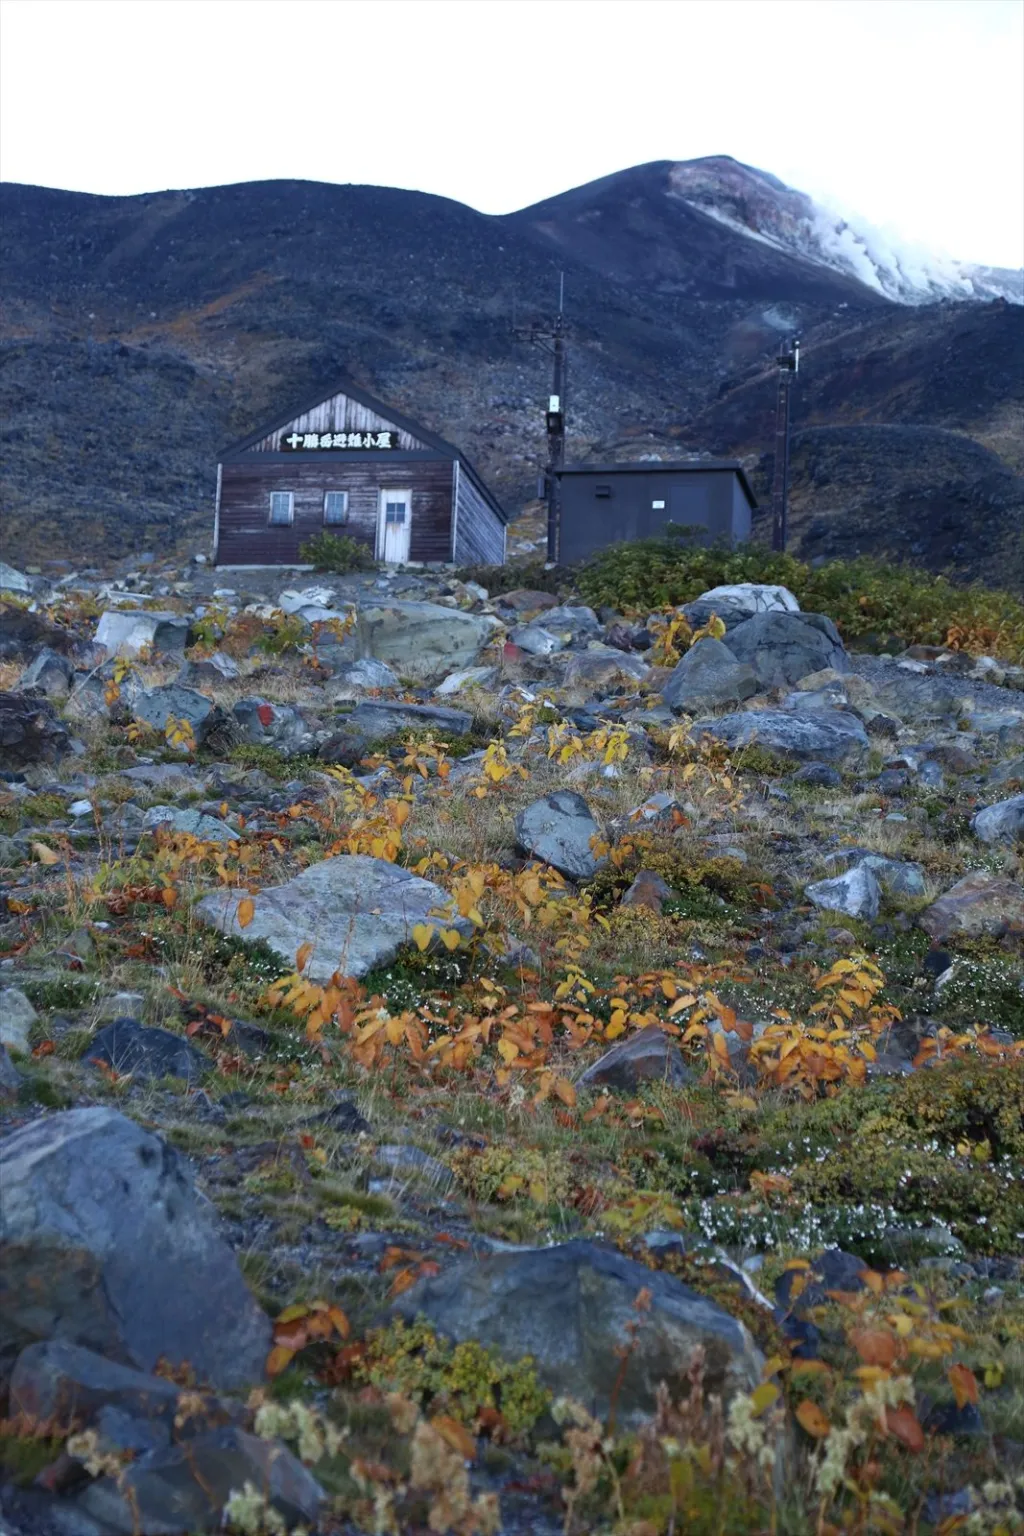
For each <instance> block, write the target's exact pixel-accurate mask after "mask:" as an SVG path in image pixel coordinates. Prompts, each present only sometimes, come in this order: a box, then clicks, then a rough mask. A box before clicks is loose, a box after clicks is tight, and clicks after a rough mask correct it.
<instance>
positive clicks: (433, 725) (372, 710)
mask: <svg viewBox="0 0 1024 1536" xmlns="http://www.w3.org/2000/svg"><path fill="white" fill-rule="evenodd" d="M345 727H346V730H355V731H358V732H359V733H360V734H361V735H363V736H364V737H365V738H366V740H367V741H387V740H388V739H389V738H390V737H392V736H401V735H403V734H404V733H405V732H408V731H435V732H437V734H438V735H440V736H468V735H469V732H470V731H471V730H472V728H473V717H472V715H467V713H466V711H465V710H464V709H445V708H444V706H443V705H435V704H376V703H373V704H371V703H369V702H366V703H361V704H357V705H356V707H355V709H354V710H353V711H352V713H351V714H350V715H349V716H348V717H347V719H346V721H345Z"/></svg>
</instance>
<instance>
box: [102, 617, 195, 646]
mask: <svg viewBox="0 0 1024 1536" xmlns="http://www.w3.org/2000/svg"><path fill="white" fill-rule="evenodd" d="M189 622H190V621H189V620H188V619H187V618H186V617H184V615H182V614H180V613H158V612H155V611H152V610H151V611H150V612H148V613H139V612H135V613H124V612H119V611H117V610H110V611H108V612H107V613H104V614H102V615H101V616H100V621H99V623H98V624H97V626H96V633H95V635H94V636H93V642H94V644H96V645H98V646H101V647H102V648H103V650H105V651H106V653H107V655H108V656H132V657H134V656H138V655H139V654H140V652H142V651H144V650H147V649H148V650H150V651H152V652H153V653H154V655H171V656H181V655H182V654H183V653H184V650H185V645H186V643H187V641H188V631H189Z"/></svg>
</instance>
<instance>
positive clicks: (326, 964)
mask: <svg viewBox="0 0 1024 1536" xmlns="http://www.w3.org/2000/svg"><path fill="white" fill-rule="evenodd" d="M248 896H249V892H248V891H216V892H214V893H213V894H212V895H210V896H204V897H203V899H202V900H201V901H200V902H199V903H198V904H197V905H196V907H195V912H196V915H197V916H198V917H199V918H200V919H201V920H202V921H203V922H206V923H209V924H210V925H211V927H214V928H217V929H219V931H220V932H221V933H230V934H233V935H234V936H235V937H236V938H242V939H263V940H265V941H266V943H268V944H269V945H270V946H271V948H272V949H275V950H276V951H277V952H278V954H279V955H280V956H281V958H282V960H283V961H284V962H285V965H284V967H283V969H285V970H291V969H293V968H294V965H295V955H296V952H297V950H298V949H299V948H300V947H301V946H302V945H303V944H305V943H307V942H309V943H311V944H312V945H313V952H312V955H311V957H310V960H309V962H308V965H307V968H306V971H307V974H308V975H309V976H310V977H311V978H312V979H313V980H314V981H328V980H330V978H331V976H332V975H333V974H334V972H335V971H339V972H341V974H342V975H345V976H365V975H366V973H367V971H371V970H373V968H374V967H375V966H378V965H386V964H387V963H388V962H389V961H391V960H393V959H394V958H395V955H396V954H397V953H398V951H399V949H401V947H402V946H403V945H404V944H411V943H412V942H413V939H412V930H413V928H414V927H416V926H417V925H418V924H421V923H422V924H426V925H427V926H429V927H433V928H435V929H439V928H455V929H457V930H458V931H459V932H460V933H463V934H468V933H469V932H471V925H470V924H469V923H468V922H467V921H466V919H465V918H455V917H450V916H447V915H440V916H439V915H438V913H439V912H441V913H447V911H448V908H449V906H450V898H449V896H448V894H447V892H445V891H443V890H442V889H441V887H440V886H439V885H434V884H433V883H432V882H431V881H430V880H423V879H421V878H420V876H419V875H414V874H411V873H410V872H409V870H407V869H402V868H400V867H399V866H398V865H397V864H388V863H386V862H385V860H384V859H374V858H371V857H370V856H369V855H368V854H339V855H338V857H337V858H333V859H324V860H323V861H322V862H321V863H319V864H313V865H312V866H311V867H310V868H309V869H306V870H303V872H302V874H301V875H296V877H295V879H294V880H289V881H288V882H287V883H286V884H285V885H272V886H268V887H267V888H266V890H263V891H260V892H259V894H258V895H256V896H255V897H253V898H252V900H253V901H254V903H255V912H254V915H253V918H252V921H251V922H250V923H249V924H248V925H247V926H246V927H245V928H242V927H240V926H239V923H238V905H239V902H241V901H244V900H245V899H246V898H247V897H248Z"/></svg>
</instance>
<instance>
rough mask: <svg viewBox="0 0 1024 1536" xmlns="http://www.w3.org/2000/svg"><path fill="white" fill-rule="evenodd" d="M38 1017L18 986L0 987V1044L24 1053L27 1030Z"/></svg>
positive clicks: (26, 1045)
mask: <svg viewBox="0 0 1024 1536" xmlns="http://www.w3.org/2000/svg"><path fill="white" fill-rule="evenodd" d="M38 1017H39V1015H38V1014H37V1013H36V1010H35V1009H34V1008H33V1006H32V1004H31V1003H30V1002H29V1000H28V998H27V997H26V996H25V994H24V992H23V991H22V990H21V988H20V987H3V988H0V1044H2V1045H9V1046H10V1048H11V1050H12V1051H21V1052H22V1053H23V1054H24V1052H26V1051H27V1050H28V1036H29V1030H30V1029H31V1028H32V1025H33V1024H34V1023H35V1021H36V1019H37V1018H38Z"/></svg>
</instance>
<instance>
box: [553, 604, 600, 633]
mask: <svg viewBox="0 0 1024 1536" xmlns="http://www.w3.org/2000/svg"><path fill="white" fill-rule="evenodd" d="M543 622H544V628H545V629H546V630H549V631H550V633H551V634H553V635H558V636H560V638H561V639H562V640H563V641H565V642H571V641H573V640H580V639H584V638H586V639H590V638H592V637H593V636H595V635H598V634H600V632H601V621H600V619H599V618H598V617H597V614H596V613H595V612H594V610H593V608H587V607H585V606H584V605H583V604H582V603H581V604H577V605H571V604H566V605H565V606H561V607H558V608H548V609H547V611H546V612H545V614H544V621H543Z"/></svg>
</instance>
